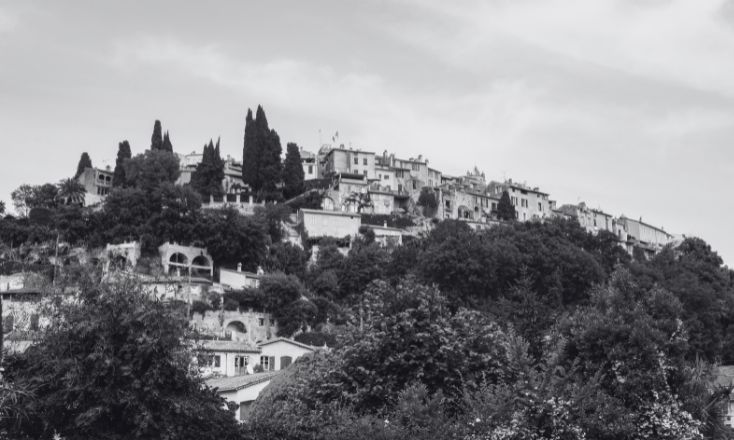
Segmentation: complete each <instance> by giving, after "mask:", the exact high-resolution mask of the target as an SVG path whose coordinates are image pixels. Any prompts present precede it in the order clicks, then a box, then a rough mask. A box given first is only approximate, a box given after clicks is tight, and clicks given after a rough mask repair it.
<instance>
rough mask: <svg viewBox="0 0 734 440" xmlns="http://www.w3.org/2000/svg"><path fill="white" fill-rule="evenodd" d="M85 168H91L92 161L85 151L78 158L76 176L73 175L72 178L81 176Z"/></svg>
mask: <svg viewBox="0 0 734 440" xmlns="http://www.w3.org/2000/svg"><path fill="white" fill-rule="evenodd" d="M86 168H92V159H91V158H90V157H89V154H87V152H86V151H85V152H84V153H82V156H81V157H80V158H79V164H77V166H76V174H74V178H75V179H76V178H77V177H79V176H81V175H82V173H83V172H84V170H85V169H86Z"/></svg>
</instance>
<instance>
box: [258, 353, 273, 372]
mask: <svg viewBox="0 0 734 440" xmlns="http://www.w3.org/2000/svg"><path fill="white" fill-rule="evenodd" d="M260 365H262V367H263V370H264V371H275V356H260Z"/></svg>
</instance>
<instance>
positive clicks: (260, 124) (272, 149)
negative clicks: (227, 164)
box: [242, 106, 283, 200]
mask: <svg viewBox="0 0 734 440" xmlns="http://www.w3.org/2000/svg"><path fill="white" fill-rule="evenodd" d="M281 153H282V147H281V146H280V137H279V136H278V133H276V132H275V130H271V129H270V128H269V127H268V120H267V118H266V117H265V111H264V110H263V108H262V107H261V106H258V107H257V111H256V113H255V119H253V118H252V111H251V110H249V109H248V111H247V118H246V119H245V145H244V148H243V150H242V179H243V180H244V182H245V183H246V184H248V185H250V188H252V190H253V191H254V192H255V193H256V194H257V195H258V198H259V199H261V200H273V199H277V198H278V194H277V192H278V187H279V184H280V183H281V179H282V174H283V167H282V164H281V161H280V155H281Z"/></svg>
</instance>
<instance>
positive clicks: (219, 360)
mask: <svg viewBox="0 0 734 440" xmlns="http://www.w3.org/2000/svg"><path fill="white" fill-rule="evenodd" d="M221 365H222V357H221V356H219V355H218V354H215V355H214V368H219V367H220V366H221Z"/></svg>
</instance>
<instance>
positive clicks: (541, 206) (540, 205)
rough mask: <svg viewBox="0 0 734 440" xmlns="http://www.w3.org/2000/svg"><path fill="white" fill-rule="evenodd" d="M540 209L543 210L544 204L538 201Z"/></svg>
mask: <svg viewBox="0 0 734 440" xmlns="http://www.w3.org/2000/svg"><path fill="white" fill-rule="evenodd" d="M538 211H543V204H542V203H540V202H538Z"/></svg>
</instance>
